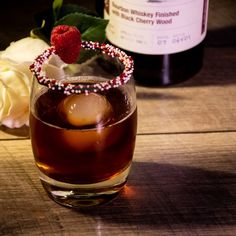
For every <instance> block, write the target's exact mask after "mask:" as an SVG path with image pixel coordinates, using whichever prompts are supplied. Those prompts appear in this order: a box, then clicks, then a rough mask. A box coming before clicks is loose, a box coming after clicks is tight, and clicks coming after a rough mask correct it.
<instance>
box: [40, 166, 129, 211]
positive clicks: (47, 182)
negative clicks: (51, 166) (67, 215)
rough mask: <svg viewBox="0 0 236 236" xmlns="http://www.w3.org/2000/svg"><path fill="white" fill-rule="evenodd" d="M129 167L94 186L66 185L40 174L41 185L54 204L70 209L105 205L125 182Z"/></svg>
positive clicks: (116, 194)
mask: <svg viewBox="0 0 236 236" xmlns="http://www.w3.org/2000/svg"><path fill="white" fill-rule="evenodd" d="M129 170H130V166H129V167H128V168H126V169H125V170H124V171H122V172H121V173H119V174H117V175H116V176H114V177H113V178H111V179H109V180H105V181H102V182H99V183H94V184H68V183H63V182H59V181H56V180H54V179H51V178H49V177H48V176H46V175H44V174H43V173H42V172H40V179H41V182H42V185H43V187H44V189H45V190H46V192H47V193H48V195H49V197H50V198H51V199H52V200H54V201H55V202H57V203H59V204H61V205H63V206H67V207H72V208H81V207H90V206H97V205H101V204H105V203H107V202H109V201H111V200H112V199H114V198H115V197H116V196H118V194H119V192H120V191H121V189H122V188H123V187H124V185H125V183H126V182H127V176H128V173H129Z"/></svg>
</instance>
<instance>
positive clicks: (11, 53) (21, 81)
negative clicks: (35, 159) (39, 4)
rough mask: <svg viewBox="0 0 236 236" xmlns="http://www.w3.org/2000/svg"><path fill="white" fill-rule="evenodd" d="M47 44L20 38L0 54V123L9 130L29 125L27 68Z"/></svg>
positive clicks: (29, 73) (32, 39)
mask: <svg viewBox="0 0 236 236" xmlns="http://www.w3.org/2000/svg"><path fill="white" fill-rule="evenodd" d="M46 48H48V44H46V43H45V42H44V41H43V40H41V39H34V38H30V37H27V38H24V39H21V40H18V41H16V42H14V43H12V44H11V45H10V46H9V47H8V48H6V50H5V51H3V52H1V53H0V123H1V124H3V125H5V126H7V127H9V128H19V127H21V126H23V125H28V124H29V100H30V84H31V77H32V74H31V72H30V70H29V65H30V64H31V63H32V62H33V60H34V59H35V58H36V57H37V56H38V55H39V54H40V53H42V52H43V51H44V50H45V49H46Z"/></svg>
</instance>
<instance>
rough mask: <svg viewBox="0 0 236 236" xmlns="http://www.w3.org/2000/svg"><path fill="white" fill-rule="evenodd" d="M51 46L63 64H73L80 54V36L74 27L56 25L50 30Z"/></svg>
mask: <svg viewBox="0 0 236 236" xmlns="http://www.w3.org/2000/svg"><path fill="white" fill-rule="evenodd" d="M51 45H52V46H54V47H55V49H56V52H57V54H58V55H59V57H60V58H61V59H62V60H63V61H64V62H65V63H67V64H71V63H75V62H76V60H77V58H78V57H79V53H80V48H81V34H80V32H79V30H78V29H77V28H76V27H75V26H69V25H58V26H56V27H54V28H53V29H52V32H51Z"/></svg>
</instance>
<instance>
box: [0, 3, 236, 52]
mask: <svg viewBox="0 0 236 236" xmlns="http://www.w3.org/2000/svg"><path fill="white" fill-rule="evenodd" d="M99 1H102V0H99ZM52 2H53V0H1V2H0V50H3V49H5V48H6V47H7V46H8V45H9V43H10V42H11V41H16V40H18V39H21V38H23V37H27V36H29V33H30V30H31V29H32V28H34V27H35V26H36V21H35V14H37V13H39V12H40V11H43V10H46V9H48V8H50V7H51V6H52ZM64 3H77V4H79V5H82V6H85V7H87V8H90V9H95V0H64ZM222 12H224V13H222ZM209 16H210V17H209V22H208V34H207V37H206V45H207V46H210V47H217V46H221V47H222V46H226V47H227V46H229V47H232V46H236V1H235V0H210V7H209Z"/></svg>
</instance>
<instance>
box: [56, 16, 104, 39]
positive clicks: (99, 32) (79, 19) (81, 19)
mask: <svg viewBox="0 0 236 236" xmlns="http://www.w3.org/2000/svg"><path fill="white" fill-rule="evenodd" d="M107 24H108V20H104V19H102V18H99V17H94V16H90V15H86V14H82V13H77V12H76V13H71V14H68V15H66V16H64V17H63V18H61V19H59V20H58V21H57V22H56V23H55V25H73V26H76V27H77V28H78V29H79V31H80V32H81V37H82V39H83V40H92V41H98V42H100V43H101V42H104V41H105V40H106V36H105V35H106V34H105V29H106V26H107Z"/></svg>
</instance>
